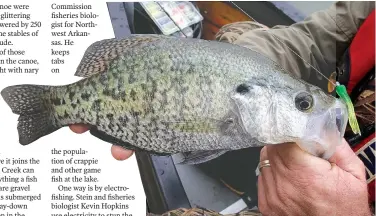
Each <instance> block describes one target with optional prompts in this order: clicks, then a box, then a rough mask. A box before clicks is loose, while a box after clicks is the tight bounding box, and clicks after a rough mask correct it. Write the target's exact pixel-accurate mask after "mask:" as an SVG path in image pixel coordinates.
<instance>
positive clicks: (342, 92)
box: [336, 82, 361, 135]
mask: <svg viewBox="0 0 376 216" xmlns="http://www.w3.org/2000/svg"><path fill="white" fill-rule="evenodd" d="M336 92H337V94H338V96H339V97H340V98H341V99H342V100H343V101H344V102H345V104H346V106H347V112H348V114H349V123H350V127H351V129H352V131H353V132H354V133H355V134H359V135H361V133H360V128H359V124H358V121H357V119H356V115H355V110H354V105H353V103H352V102H351V99H350V96H349V95H348V94H347V90H346V87H345V86H344V85H340V84H339V83H338V82H337V83H336Z"/></svg>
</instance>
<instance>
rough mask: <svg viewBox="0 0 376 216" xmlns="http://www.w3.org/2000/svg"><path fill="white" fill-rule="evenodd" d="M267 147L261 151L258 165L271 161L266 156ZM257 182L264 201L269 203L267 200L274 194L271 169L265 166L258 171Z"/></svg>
mask: <svg viewBox="0 0 376 216" xmlns="http://www.w3.org/2000/svg"><path fill="white" fill-rule="evenodd" d="M267 148H268V146H265V147H263V148H262V149H261V152H260V163H261V162H262V161H264V160H269V163H270V160H272V159H273V158H270V157H269V155H268V149H267ZM258 182H259V184H261V186H262V191H263V192H264V196H265V197H266V198H265V200H266V202H267V203H269V202H270V200H269V198H270V197H272V196H274V195H275V193H276V188H275V181H274V176H273V167H272V166H266V167H263V168H261V169H260V175H259V177H258Z"/></svg>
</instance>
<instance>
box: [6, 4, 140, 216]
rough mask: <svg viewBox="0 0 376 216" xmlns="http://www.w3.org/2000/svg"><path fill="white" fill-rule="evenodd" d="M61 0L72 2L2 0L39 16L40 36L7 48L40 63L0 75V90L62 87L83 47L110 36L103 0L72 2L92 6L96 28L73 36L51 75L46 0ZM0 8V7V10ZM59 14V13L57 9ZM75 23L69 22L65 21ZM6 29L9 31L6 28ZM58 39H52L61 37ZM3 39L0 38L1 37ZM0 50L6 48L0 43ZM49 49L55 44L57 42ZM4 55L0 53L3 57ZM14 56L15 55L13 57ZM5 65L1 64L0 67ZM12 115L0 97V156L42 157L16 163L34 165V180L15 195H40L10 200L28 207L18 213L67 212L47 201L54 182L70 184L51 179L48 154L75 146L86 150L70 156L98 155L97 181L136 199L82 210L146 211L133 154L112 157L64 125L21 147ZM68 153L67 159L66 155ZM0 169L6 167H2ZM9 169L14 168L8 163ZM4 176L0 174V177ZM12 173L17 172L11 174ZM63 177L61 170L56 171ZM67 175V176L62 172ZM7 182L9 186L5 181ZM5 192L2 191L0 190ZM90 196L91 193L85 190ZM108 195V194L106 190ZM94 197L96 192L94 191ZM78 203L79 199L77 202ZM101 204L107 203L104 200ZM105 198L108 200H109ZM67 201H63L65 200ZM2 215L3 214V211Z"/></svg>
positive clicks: (70, 78) (69, 79) (92, 139)
mask: <svg viewBox="0 0 376 216" xmlns="http://www.w3.org/2000/svg"><path fill="white" fill-rule="evenodd" d="M52 2H56V3H62V4H69V3H70V2H73V1H13V0H12V1H1V4H16V3H21V4H22V3H25V4H28V5H30V9H29V13H30V14H31V17H32V18H31V20H39V21H41V22H42V28H41V29H40V32H39V34H40V35H39V37H37V38H31V37H18V38H17V37H12V38H11V40H12V41H13V43H14V44H15V46H12V49H23V50H25V51H26V55H25V56H23V57H22V58H23V59H28V58H36V59H38V61H39V63H40V64H39V69H40V70H39V72H38V74H37V75H35V74H30V75H28V74H0V76H1V77H0V89H3V88H5V87H7V86H9V85H19V84H42V85H63V84H69V83H72V82H74V81H77V80H79V79H80V78H79V77H75V76H74V73H75V71H76V67H77V66H78V64H79V62H80V60H81V58H82V56H83V54H84V52H85V50H86V48H87V47H88V46H89V45H90V44H91V43H93V42H95V41H97V40H101V39H105V38H112V37H114V33H113V29H112V25H111V20H110V17H109V13H108V9H107V5H106V2H105V1H74V2H75V3H76V4H78V3H80V2H87V3H90V4H91V5H92V6H93V9H92V11H95V13H97V14H99V18H97V19H95V21H94V22H96V23H97V24H98V26H97V27H96V28H90V30H89V31H90V32H91V35H90V36H89V37H82V38H79V37H77V38H76V39H75V40H74V41H75V45H74V46H72V47H71V48H69V50H70V55H69V56H65V57H64V60H65V62H66V63H65V64H64V65H59V68H60V73H59V74H53V73H51V72H50V70H51V68H52V66H51V58H52V57H51V48H52V47H53V46H51V45H50V43H51V40H54V38H52V37H51V33H50V32H51V29H50V24H51V22H52V21H53V20H52V19H51V18H50V17H51V12H52V9H51V3H52ZM0 12H1V11H0ZM62 12H63V11H62ZM69 21H74V20H69ZM1 31H4V30H1ZM6 31H8V29H7V30H6ZM62 38H64V37H61V38H57V39H62ZM3 39H4V38H3V37H1V40H3ZM0 48H1V49H4V48H9V47H4V46H0ZM54 48H57V47H56V46H55V47H54ZM58 49H62V50H64V49H65V48H64V47H58ZM3 57H4V56H0V58H3ZM14 59H17V58H14ZM0 66H4V65H0ZM17 119H18V115H16V114H13V113H12V112H11V110H10V108H9V107H8V106H7V105H6V103H5V102H4V100H3V99H2V98H0V129H1V141H0V159H5V158H22V159H28V158H31V157H33V158H36V159H39V160H40V161H41V164H40V165H20V167H21V168H22V167H30V168H34V169H35V173H34V174H33V175H35V176H36V177H37V178H38V182H37V183H30V185H31V192H27V193H25V192H18V193H16V194H18V195H23V194H38V193H41V194H42V201H34V202H28V201H14V202H13V203H15V204H17V203H19V204H28V209H27V210H18V211H19V212H20V213H23V214H25V215H28V216H36V215H40V216H44V215H51V213H61V214H63V215H64V214H65V213H67V210H53V211H52V210H51V204H50V203H51V202H60V201H51V194H52V193H56V194H57V193H58V190H57V186H58V185H60V184H62V185H66V186H72V185H74V184H72V183H69V184H67V183H51V167H52V166H51V158H52V157H56V156H53V155H51V149H53V148H56V149H72V150H73V149H74V150H78V149H80V148H82V149H84V150H87V151H88V154H86V155H84V156H79V157H75V158H81V157H85V158H97V159H99V165H94V166H93V167H95V168H101V169H102V173H101V174H94V176H96V177H98V179H99V183H98V185H101V186H104V185H114V186H126V187H128V188H130V189H129V190H128V191H127V192H125V193H122V194H121V195H125V194H129V195H134V196H135V197H136V200H134V201H117V202H118V203H119V202H120V203H124V204H129V205H130V208H129V209H128V210H124V211H123V210H114V211H110V210H107V211H104V210H101V209H92V210H85V211H86V212H91V213H96V212H98V213H106V214H105V215H107V213H116V214H117V213H119V214H120V213H121V212H127V213H128V214H129V213H130V214H132V215H145V210H146V206H145V204H146V203H145V195H144V190H143V187H142V183H141V179H140V175H139V171H138V166H137V162H136V159H135V156H134V155H133V156H132V157H131V158H130V159H128V160H125V161H116V160H115V159H114V158H113V157H112V155H111V152H110V148H111V145H110V144H109V143H105V142H103V141H101V140H99V139H97V138H95V137H93V136H91V135H90V133H89V132H87V133H85V134H75V133H73V132H72V131H70V129H69V128H67V127H65V128H62V129H60V130H58V131H56V132H54V133H52V134H50V135H47V136H45V137H43V138H40V139H39V140H37V141H35V142H34V143H32V144H30V145H27V146H22V145H20V144H19V142H18V132H17ZM68 158H69V157H67V159H68ZM0 166H1V167H4V166H7V165H1V164H0ZM65 166H67V165H65ZM9 167H14V166H9ZM3 175H5V174H4V173H2V172H0V177H1V176H3ZM12 175H13V176H16V175H19V174H12ZM61 176H62V177H64V176H66V174H61ZM67 176H68V175H67ZM21 184H22V185H27V184H29V183H27V184H26V183H20V185H21ZM88 184H91V185H93V183H77V184H76V185H83V186H85V185H88ZM2 185H4V183H1V182H0V186H2ZM8 185H10V184H9V183H8ZM0 193H4V192H0ZM61 193H64V194H77V193H79V192H73V193H72V192H70V193H68V192H61ZM86 193H87V194H90V192H86ZM86 193H81V194H86ZM111 193H113V192H111ZM95 195H98V193H96V194H95ZM79 202H82V201H79ZM88 202H97V201H88ZM104 202H106V201H104ZM111 202H113V201H110V202H109V203H110V204H111ZM4 203H6V204H9V203H10V202H9V201H0V205H1V204H4ZM65 203H66V201H65ZM7 211H9V212H10V213H14V212H15V210H6V211H5V212H7ZM69 212H70V213H72V214H73V213H83V210H71V211H69ZM1 214H4V212H3V211H0V215H1ZM5 215H7V214H5Z"/></svg>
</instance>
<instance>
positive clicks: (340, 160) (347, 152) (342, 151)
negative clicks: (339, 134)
mask: <svg viewBox="0 0 376 216" xmlns="http://www.w3.org/2000/svg"><path fill="white" fill-rule="evenodd" d="M329 162H331V163H334V164H335V165H337V166H338V167H339V168H341V169H342V170H344V171H346V172H348V173H350V174H352V175H353V176H355V177H356V178H358V179H360V180H365V179H366V173H365V166H364V164H363V162H362V161H361V160H360V159H359V157H358V156H357V155H356V154H355V153H354V151H353V150H352V149H351V148H350V145H349V144H348V143H347V142H346V140H345V139H342V143H341V145H339V146H337V148H336V151H335V153H334V154H333V156H332V157H331V158H329Z"/></svg>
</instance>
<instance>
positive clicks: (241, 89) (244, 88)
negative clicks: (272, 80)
mask: <svg viewBox="0 0 376 216" xmlns="http://www.w3.org/2000/svg"><path fill="white" fill-rule="evenodd" d="M236 92H237V93H240V94H245V93H247V92H249V86H248V85H246V84H240V85H238V87H236Z"/></svg>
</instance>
